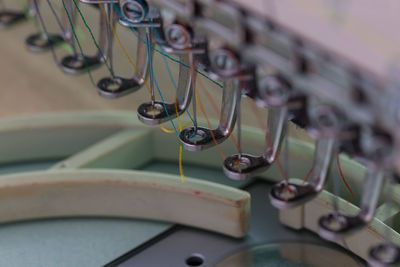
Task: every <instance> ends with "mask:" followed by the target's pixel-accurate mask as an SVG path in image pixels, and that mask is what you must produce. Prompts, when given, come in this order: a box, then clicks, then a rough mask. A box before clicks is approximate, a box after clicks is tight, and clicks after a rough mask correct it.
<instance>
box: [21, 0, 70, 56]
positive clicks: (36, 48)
mask: <svg viewBox="0 0 400 267" xmlns="http://www.w3.org/2000/svg"><path fill="white" fill-rule="evenodd" d="M35 2H37V0H29V11H28V12H29V14H30V16H31V17H32V18H33V19H34V20H37V17H38V10H36V8H37V3H35ZM63 42H64V37H63V35H62V33H61V34H48V36H46V34H45V33H41V32H37V33H34V34H31V35H29V36H28V37H27V38H26V40H25V44H26V46H27V48H28V49H29V50H30V51H32V52H35V53H39V52H45V51H48V50H50V49H51V47H52V46H53V47H54V46H57V45H60V44H62V43H63Z"/></svg>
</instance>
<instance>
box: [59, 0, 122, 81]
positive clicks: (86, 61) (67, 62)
mask: <svg viewBox="0 0 400 267" xmlns="http://www.w3.org/2000/svg"><path fill="white" fill-rule="evenodd" d="M69 1H71V0H69ZM81 2H82V3H86V4H101V5H103V7H104V10H105V12H106V14H107V17H108V20H109V21H110V22H111V23H112V24H113V25H115V21H116V18H115V16H114V12H113V8H112V4H111V3H118V1H117V0H107V1H105V0H81ZM73 9H75V7H73ZM112 39H113V37H112V34H111V33H110V27H109V25H108V22H107V19H106V18H105V17H104V16H100V30H99V41H98V42H99V50H100V51H98V52H97V54H96V55H95V56H86V55H83V56H82V55H77V54H75V55H69V56H66V57H64V58H63V59H62V60H61V66H62V68H63V70H64V72H66V73H68V74H81V73H84V72H86V71H87V69H91V70H92V69H95V68H98V67H100V66H101V65H102V64H103V63H105V60H110V59H111V57H112Z"/></svg>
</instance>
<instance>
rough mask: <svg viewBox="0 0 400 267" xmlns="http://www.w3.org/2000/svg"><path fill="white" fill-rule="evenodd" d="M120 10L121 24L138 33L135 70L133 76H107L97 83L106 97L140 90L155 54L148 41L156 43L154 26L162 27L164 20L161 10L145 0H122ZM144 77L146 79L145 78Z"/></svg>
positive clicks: (152, 43) (120, 95)
mask: <svg viewBox="0 0 400 267" xmlns="http://www.w3.org/2000/svg"><path fill="white" fill-rule="evenodd" d="M120 10H121V13H122V16H123V17H122V18H120V19H119V22H120V24H121V25H123V26H125V27H129V28H133V29H134V30H135V31H136V33H137V34H138V43H137V50H136V62H135V66H136V68H137V71H138V72H135V74H134V76H133V77H132V78H129V79H127V78H122V77H120V76H114V77H106V78H103V79H101V80H100V81H99V82H98V84H97V90H98V92H99V94H100V95H101V96H103V97H105V98H119V97H123V96H126V95H128V94H131V93H134V92H136V91H138V90H139V89H140V88H141V87H142V86H143V84H144V83H145V80H144V79H146V77H147V76H148V74H149V60H151V58H152V55H153V50H151V52H150V54H149V53H148V51H147V44H146V42H147V43H150V44H151V45H154V42H153V41H152V38H151V35H152V28H153V27H154V28H158V27H161V25H162V21H161V16H160V14H159V12H158V11H157V10H156V9H155V8H153V7H148V6H147V4H146V2H145V1H136V0H121V1H120ZM143 78H144V79H143Z"/></svg>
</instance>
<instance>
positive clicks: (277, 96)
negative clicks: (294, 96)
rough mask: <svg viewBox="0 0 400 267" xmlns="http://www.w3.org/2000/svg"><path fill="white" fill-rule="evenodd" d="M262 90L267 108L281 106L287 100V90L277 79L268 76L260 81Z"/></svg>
mask: <svg viewBox="0 0 400 267" xmlns="http://www.w3.org/2000/svg"><path fill="white" fill-rule="evenodd" d="M261 87H262V88H263V89H264V100H265V102H266V104H267V106H282V105H285V104H286V103H287V102H288V100H289V89H288V88H287V86H286V85H285V84H284V83H283V82H282V81H281V80H280V79H279V78H278V77H277V76H268V77H266V78H264V79H263V80H262V81H261Z"/></svg>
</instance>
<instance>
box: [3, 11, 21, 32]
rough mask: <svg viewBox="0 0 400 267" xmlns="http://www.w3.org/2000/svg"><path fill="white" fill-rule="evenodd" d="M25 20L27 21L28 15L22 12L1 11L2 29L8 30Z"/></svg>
mask: <svg viewBox="0 0 400 267" xmlns="http://www.w3.org/2000/svg"><path fill="white" fill-rule="evenodd" d="M24 20H26V15H25V13H24V12H22V11H14V10H7V9H3V10H0V28H1V29H6V28H8V27H11V26H12V25H15V24H17V23H19V22H21V21H24Z"/></svg>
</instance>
